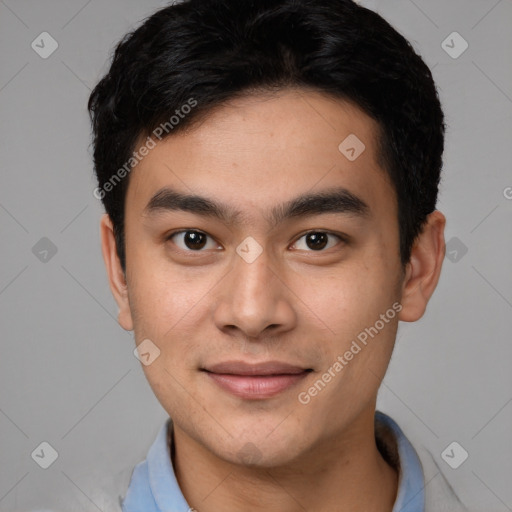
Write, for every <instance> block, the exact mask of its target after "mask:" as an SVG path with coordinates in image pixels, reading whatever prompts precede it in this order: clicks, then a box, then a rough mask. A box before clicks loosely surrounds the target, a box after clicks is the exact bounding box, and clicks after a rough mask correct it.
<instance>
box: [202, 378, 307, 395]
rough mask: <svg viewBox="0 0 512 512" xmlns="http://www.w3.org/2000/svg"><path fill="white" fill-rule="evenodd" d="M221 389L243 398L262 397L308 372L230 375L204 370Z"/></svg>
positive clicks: (278, 391)
mask: <svg viewBox="0 0 512 512" xmlns="http://www.w3.org/2000/svg"><path fill="white" fill-rule="evenodd" d="M206 373H207V375H208V377H210V378H211V379H213V381H214V382H215V383H216V384H218V385H219V386H220V387H221V388H222V389H224V390H226V391H229V392H230V393H231V394H233V395H235V396H237V397H239V398H245V399H253V400H256V399H264V398H270V397H272V396H275V395H277V394H279V393H281V392H282V391H285V390H286V389H289V388H291V387H292V386H294V385H295V384H297V383H298V382H299V381H301V380H302V379H303V378H304V377H305V376H306V375H307V374H308V372H301V373H297V374H286V375H257V376H248V375H231V374H225V373H211V372H206Z"/></svg>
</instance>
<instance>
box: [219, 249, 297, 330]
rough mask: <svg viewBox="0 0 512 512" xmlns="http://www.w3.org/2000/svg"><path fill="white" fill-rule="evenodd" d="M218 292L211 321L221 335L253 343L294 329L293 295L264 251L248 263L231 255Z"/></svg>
mask: <svg viewBox="0 0 512 512" xmlns="http://www.w3.org/2000/svg"><path fill="white" fill-rule="evenodd" d="M220 290H221V292H220V295H219V296H218V301H217V302H216V309H215V313H214V321H215V324H216V326H217V328H218V329H220V330H222V331H224V332H229V333H231V334H235V333H236V332H238V333H242V334H243V337H244V338H245V337H249V338H253V339H256V338H264V337H265V336H269V335H273V336H275V335H277V334H279V333H282V332H286V331H288V330H290V329H292V328H293V326H294V325H295V322H296V312H295V310H294V308H293V305H292V303H291V299H292V297H293V293H292V292H291V290H290V288H289V287H288V286H287V285H286V283H285V282H284V279H283V276H280V275H279V271H278V266H277V265H274V264H273V265H272V267H271V262H270V260H269V256H268V254H267V252H266V251H265V250H264V251H263V252H262V253H261V254H260V255H259V256H258V257H257V258H256V260H255V261H252V262H250V263H249V262H247V261H245V260H244V259H243V258H241V257H239V256H238V255H237V254H236V255H234V262H233V268H232V269H231V271H230V272H228V274H227V275H226V277H225V278H224V280H223V283H222V286H221V288H220ZM264 331H265V332H264Z"/></svg>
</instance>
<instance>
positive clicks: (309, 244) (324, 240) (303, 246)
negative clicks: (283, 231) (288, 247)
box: [294, 231, 343, 251]
mask: <svg viewBox="0 0 512 512" xmlns="http://www.w3.org/2000/svg"><path fill="white" fill-rule="evenodd" d="M330 239H331V240H330ZM340 240H343V239H342V238H341V237H340V236H338V235H334V234H333V233H327V232H325V231H310V232H309V233H306V234H305V235H302V236H301V237H300V238H299V239H298V240H297V242H295V244H294V248H295V249H299V250H302V251H307V250H310V251H322V250H323V249H325V248H326V247H327V248H328V249H330V248H331V247H334V246H335V245H337V244H338V243H339V241H340Z"/></svg>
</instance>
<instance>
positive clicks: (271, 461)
mask: <svg viewBox="0 0 512 512" xmlns="http://www.w3.org/2000/svg"><path fill="white" fill-rule="evenodd" d="M89 109H90V112H91V117H92V121H93V129H94V162H95V169H96V173H97V177H98V188H97V189H96V190H95V192H94V194H95V196H96V197H98V198H99V199H101V200H102V201H103V204H104V206H105V209H106V215H105V216H104V217H103V218H102V220H101V237H102V247H103V256H104V260H105V264H106V268H107V272H108V277H109V282H110V287H111V290H112V293H113V295H114V297H115V299H116V301H117V304H118V306H119V323H120V325H121V326H122V327H123V328H124V329H126V330H133V331H134V336H135V341H136V345H137V347H138V354H139V357H140V359H141V362H142V363H143V369H144V372H145V375H146V377H147V379H148V382H149V384H150V385H151V387H152V389H153V391H154V393H155V395H156V397H157V398H158V400H159V401H160V403H161V404H162V406H163V407H164V409H165V410H166V412H167V413H168V414H169V417H170V418H169V420H168V421H167V422H166V424H165V425H163V426H162V429H161V431H160V433H159V435H158V437H157V439H156V440H155V442H154V444H153V445H152V447H151V449H150V451H149V453H148V457H147V459H146V460H145V461H143V462H141V463H140V464H138V465H137V466H136V468H135V469H134V471H133V474H132V475H131V481H130V485H129V488H128V489H127V491H126V493H125V495H124V496H123V500H122V507H123V510H124V511H126V512H132V511H136V510H141V511H142V510H143V511H146V512H150V511H176V512H185V511H187V510H197V511H198V512H217V511H223V512H231V511H235V510H236V511H240V510H243V511H244V512H247V511H255V510H262V509H263V510H266V511H268V512H273V511H280V512H283V511H286V512H295V511H303V510H306V511H315V512H324V511H333V510H335V511H345V510H347V511H365V512H369V511H375V512H377V511H379V512H389V511H393V512H398V511H401V512H409V511H424V510H427V511H434V510H435V511H436V512H438V511H440V510H451V511H453V510H459V509H460V510H464V509H463V507H462V505H461V503H460V502H459V500H458V499H457V497H456V496H455V495H454V494H453V492H452V491H451V489H450V486H449V484H448V482H446V481H445V480H444V477H443V476H442V474H440V475H438V476H437V478H436V479H434V480H432V481H429V485H426V484H427V480H426V477H425V472H424V471H425V470H426V469H427V466H429V465H430V466H429V467H430V468H432V465H433V464H435V463H434V462H433V461H432V460H429V459H428V457H423V456H422V459H421V461H420V459H419V457H418V454H417V452H416V451H415V449H414V448H413V447H412V446H411V444H410V443H409V441H408V440H407V438H406V437H405V435H404V434H403V432H402V431H401V429H400V428H399V427H398V425H397V424H396V423H395V422H394V421H393V420H392V419H391V418H389V417H388V416H386V415H384V414H383V413H380V412H376V410H375V409H376V397H377V391H378V389H379V385H380V383H381V381H382V379H383V377H384V374H385V372H386V369H387V366H388V363H389V360H390V358H391V354H392V350H393V345H394V342H395V338H396V332H397V327H398V321H399V320H401V321H405V322H413V321H416V320H418V319H419V318H421V316H422V315H423V313H424V311H425V309H426V306H427V303H428V300H429V299H430V297H431V295H432V293H433V292H434V289H435V287H436V285H437V282H438V279H439V276H440V272H441V266H442V261H443V257H444V250H445V245H444V234H443V233H444V226H445V218H444V216H443V215H442V213H440V212H439V211H437V210H436V208H435V206H436V199H437V191H438V184H439V179H440V170H441V166H442V153H443V143H444V122H443V113H442V110H441V106H440V103H439V99H438V96H437V93H436V89H435V85H434V83H433V80H432V76H431V73H430V71H429V69H428V68H427V66H426V65H425V64H424V62H423V61H422V60H421V58H420V57H419V56H418V55H417V54H416V53H415V52H414V51H413V49H412V47H411V46H410V44H409V43H408V42H407V41H406V40H405V39H404V38H403V37H402V36H401V35H400V34H398V33H397V32H396V31H395V30H394V29H393V28H392V27H391V26H390V25H389V24H388V23H387V22H386V21H384V20H383V19H382V18H381V17H380V16H378V15H377V14H376V13H374V12H372V11H370V10H368V9H365V8H363V7H360V6H358V5H357V4H355V3H353V2H352V1H349V0H336V1H334V0H309V1H308V0H261V1H258V2H253V1H240V0H188V1H185V2H183V3H179V4H176V5H172V6H170V7H167V8H165V9H162V10H161V11H159V12H157V13H156V14H154V15H153V16H151V17H150V18H149V19H148V20H146V21H145V23H144V24H143V25H142V26H141V27H139V28H138V29H137V30H135V31H134V32H133V33H131V34H129V35H127V36H126V37H125V38H124V39H123V41H122V42H121V43H120V44H119V45H118V47H117V49H116V52H115V55H114V58H113V62H112V65H111V67H110V70H109V71H108V73H107V74H106V76H105V77H104V78H103V79H102V80H101V81H100V82H99V84H98V85H97V86H96V88H95V89H94V91H93V92H92V94H91V98H90V100H89Z"/></svg>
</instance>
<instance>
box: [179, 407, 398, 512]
mask: <svg viewBox="0 0 512 512" xmlns="http://www.w3.org/2000/svg"><path fill="white" fill-rule="evenodd" d="M173 464H174V470H175V473H176V478H177V480H178V482H179V485H180V488H181V490H182V492H183V495H184V496H185V499H186V500H187V502H188V503H189V504H190V506H192V507H193V509H194V510H196V511H197V512H216V511H218V510H222V511H224V512H235V511H236V512H238V511H240V510H244V512H245V511H246V512H253V511H261V510H262V509H263V510H265V511H266V512H278V511H279V512H302V511H305V510H307V511H314V512H324V511H325V512H327V511H332V510H340V511H344V510H347V511H348V510H350V511H351V512H356V511H361V512H362V511H365V512H391V511H392V509H393V503H394V501H395V498H396V492H397V482H398V477H397V473H396V471H395V469H394V468H392V467H391V466H390V465H389V464H388V463H387V462H386V461H385V460H384V459H383V457H382V455H381V454H380V452H379V450H378V449H377V446H376V443H375V430H374V410H371V411H369V412H368V413H365V414H363V415H362V416H360V417H359V418H357V419H356V420H355V421H354V422H353V424H352V425H350V426H349V427H348V428H347V429H346V431H343V432H341V433H339V434H338V436H337V437H336V438H334V439H328V440H325V441H323V442H322V443H319V444H318V445H315V446H314V447H313V448H312V449H311V450H310V451H309V452H308V453H305V454H303V455H302V456H301V458H300V460H294V461H292V462H290V463H289V464H287V465H286V467H271V468H254V467H246V466H242V465H239V464H233V463H231V462H228V461H225V460H223V459H220V458H219V457H217V456H215V455H214V454H212V453H211V451H209V450H207V449H206V448H205V447H204V446H202V445H200V444H198V443H197V442H196V441H194V440H193V439H191V438H190V437H189V436H188V435H187V434H186V433H185V432H183V431H182V430H181V429H179V428H178V427H176V426H175V427H174V460H173Z"/></svg>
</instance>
